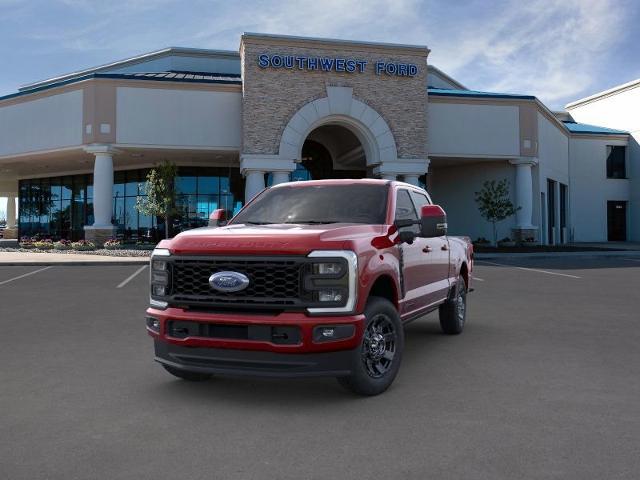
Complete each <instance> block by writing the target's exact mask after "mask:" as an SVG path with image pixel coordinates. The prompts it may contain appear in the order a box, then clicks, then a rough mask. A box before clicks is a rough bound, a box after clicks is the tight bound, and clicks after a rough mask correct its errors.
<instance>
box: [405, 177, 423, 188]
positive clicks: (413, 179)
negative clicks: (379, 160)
mask: <svg viewBox="0 0 640 480" xmlns="http://www.w3.org/2000/svg"><path fill="white" fill-rule="evenodd" d="M419 178H420V177H419V176H418V175H405V176H404V181H405V182H407V183H410V184H411V185H415V186H416V187H419V186H420V182H419V181H418V179H419Z"/></svg>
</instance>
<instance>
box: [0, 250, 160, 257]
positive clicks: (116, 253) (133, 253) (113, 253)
mask: <svg viewBox="0 0 640 480" xmlns="http://www.w3.org/2000/svg"><path fill="white" fill-rule="evenodd" d="M151 251H152V250H140V249H133V250H130V249H126V248H121V249H117V250H113V249H106V248H97V249H95V250H74V249H67V250H54V249H52V248H49V249H40V248H0V252H23V253H57V254H81V255H103V256H107V257H149V256H151Z"/></svg>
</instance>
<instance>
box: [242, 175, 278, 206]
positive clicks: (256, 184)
mask: <svg viewBox="0 0 640 480" xmlns="http://www.w3.org/2000/svg"><path fill="white" fill-rule="evenodd" d="M244 176H245V178H246V184H245V188H244V201H245V203H248V202H249V200H251V199H252V198H253V197H255V196H256V195H257V194H258V193H260V192H261V191H262V190H264V171H263V170H245V172H244ZM273 180H274V182H275V177H274V179H273Z"/></svg>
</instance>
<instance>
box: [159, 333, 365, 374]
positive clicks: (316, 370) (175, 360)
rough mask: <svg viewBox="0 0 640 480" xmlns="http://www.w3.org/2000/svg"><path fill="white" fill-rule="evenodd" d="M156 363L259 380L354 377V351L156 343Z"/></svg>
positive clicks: (187, 369) (192, 370) (193, 370)
mask: <svg viewBox="0 0 640 480" xmlns="http://www.w3.org/2000/svg"><path fill="white" fill-rule="evenodd" d="M154 343H155V355H156V356H155V360H156V361H157V362H159V363H162V364H163V365H168V366H171V367H174V368H178V369H181V370H186V371H190V372H200V373H212V374H223V375H249V376H259V377H323V376H328V377H340V376H347V375H349V374H350V373H351V371H350V365H351V358H352V355H353V350H340V351H337V352H319V353H298V354H296V353H275V352H265V351H246V350H230V349H225V348H204V347H183V346H180V345H174V344H171V343H167V342H163V341H160V340H156V341H155V342H154Z"/></svg>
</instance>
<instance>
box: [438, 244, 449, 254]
mask: <svg viewBox="0 0 640 480" xmlns="http://www.w3.org/2000/svg"><path fill="white" fill-rule="evenodd" d="M440 250H444V251H445V252H446V251H447V250H449V245H447V244H446V243H445V244H444V245H442V247H440Z"/></svg>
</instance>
